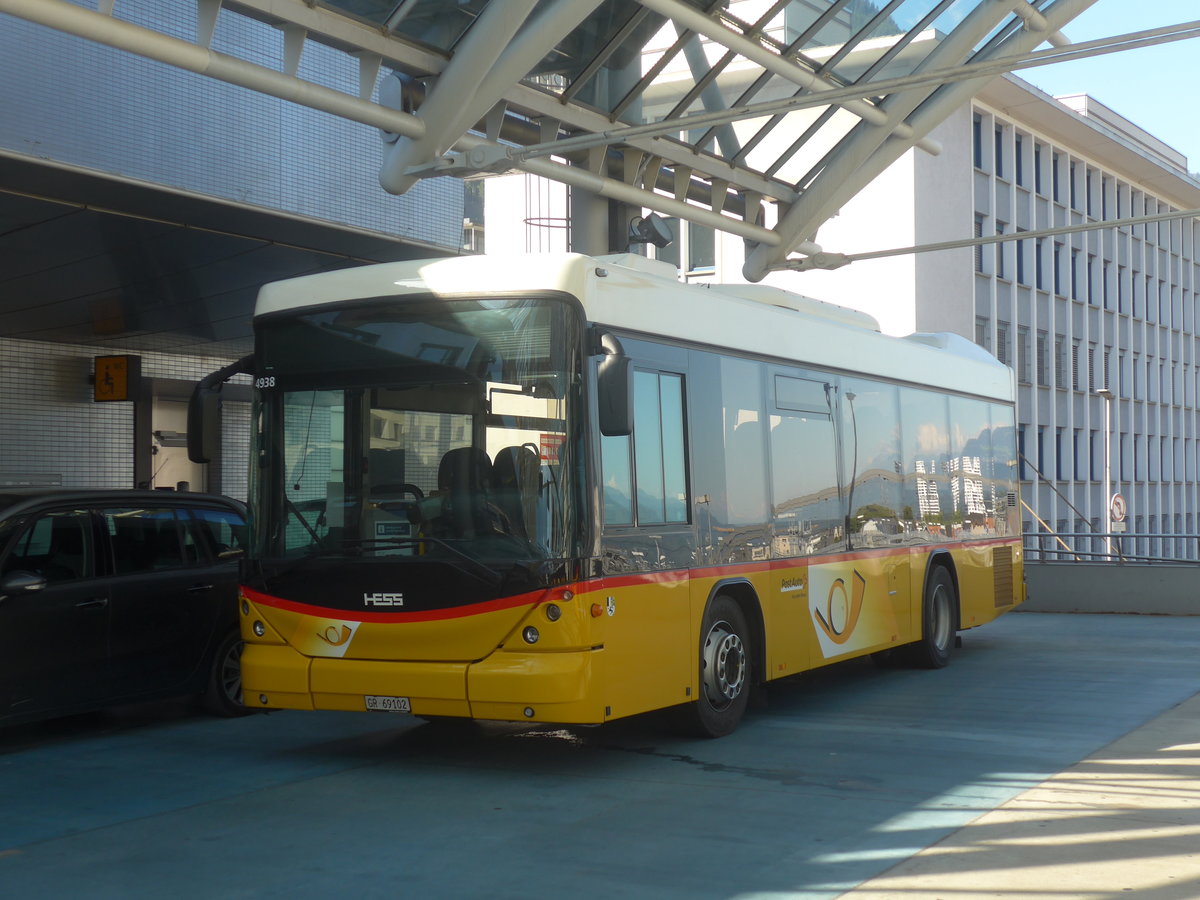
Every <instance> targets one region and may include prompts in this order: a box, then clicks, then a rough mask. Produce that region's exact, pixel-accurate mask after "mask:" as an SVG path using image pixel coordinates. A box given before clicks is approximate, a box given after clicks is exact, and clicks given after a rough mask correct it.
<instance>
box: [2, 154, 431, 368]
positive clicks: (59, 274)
mask: <svg viewBox="0 0 1200 900" xmlns="http://www.w3.org/2000/svg"><path fill="white" fill-rule="evenodd" d="M427 255H429V250H428V248H424V249H421V248H416V247H409V246H406V245H404V244H402V243H401V242H398V241H392V240H387V239H385V238H381V237H377V236H372V235H369V234H362V233H357V232H352V231H345V230H338V229H335V228H331V227H328V226H322V225H321V224H319V223H315V222H313V223H309V222H305V221H303V220H299V219H292V218H285V217H281V216H276V215H272V214H270V213H268V212H264V211H262V210H256V209H253V208H250V207H244V206H236V205H233V204H228V203H219V202H216V201H209V200H205V199H204V198H201V197H197V196H195V195H190V194H183V193H178V192H169V191H166V190H164V189H159V188H156V187H154V186H151V185H146V184H135V183H131V182H128V181H117V180H113V179H111V178H105V177H103V176H99V175H94V174H90V173H86V172H82V171H80V170H77V169H76V170H68V169H61V168H52V167H48V166H47V165H45V164H43V163H41V162H39V161H34V160H25V159H18V158H15V157H11V156H2V155H0V335H3V336H5V337H10V338H19V339H22V340H30V341H49V342H53V343H75V344H88V345H91V346H104V345H111V346H113V347H117V348H120V349H122V350H142V351H150V350H159V351H166V352H175V353H184V354H196V355H202V356H217V357H237V356H241V355H243V354H245V353H248V352H250V349H251V341H250V316H251V312H252V311H253V309H254V297H255V295H256V294H257V292H258V288H259V286H260V285H261V284H262V283H263V282H265V281H271V280H274V279H279V278H290V277H292V276H294V275H306V274H309V273H312V272H319V271H323V270H325V269H335V268H341V267H344V266H350V265H360V264H362V263H367V262H380V261H384V260H395V259H404V258H411V257H414V256H427Z"/></svg>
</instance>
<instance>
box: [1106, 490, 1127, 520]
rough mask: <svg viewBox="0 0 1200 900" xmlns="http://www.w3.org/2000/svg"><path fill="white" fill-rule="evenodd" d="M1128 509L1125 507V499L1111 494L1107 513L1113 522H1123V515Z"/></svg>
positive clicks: (1119, 495)
mask: <svg viewBox="0 0 1200 900" xmlns="http://www.w3.org/2000/svg"><path fill="white" fill-rule="evenodd" d="M1127 511H1128V507H1127V506H1126V505H1125V498H1124V497H1123V496H1122V495H1121V494H1113V495H1112V499H1111V500H1109V501H1108V512H1109V515H1110V516H1111V517H1112V520H1113V521H1114V522H1124V521H1125V513H1126V512H1127Z"/></svg>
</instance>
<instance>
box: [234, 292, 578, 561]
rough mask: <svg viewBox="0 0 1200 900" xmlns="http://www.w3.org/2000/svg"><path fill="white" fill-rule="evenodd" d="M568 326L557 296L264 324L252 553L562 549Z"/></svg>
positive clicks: (573, 344) (573, 378) (470, 555)
mask: <svg viewBox="0 0 1200 900" xmlns="http://www.w3.org/2000/svg"><path fill="white" fill-rule="evenodd" d="M577 334H578V328H577V326H576V320H575V318H574V313H573V312H572V308H571V307H570V306H569V305H568V304H567V303H565V302H563V301H561V300H534V299H506V300H502V301H493V300H489V301H472V300H455V301H438V302H431V301H408V300H404V301H401V300H395V299H392V300H388V301H378V300H377V301H373V302H361V303H356V304H354V305H353V306H345V307H339V308H338V309H336V310H332V311H329V310H324V311H320V312H311V313H302V314H292V315H289V316H282V317H276V318H274V319H272V320H268V321H266V322H264V323H260V328H259V357H260V361H261V362H260V369H259V371H260V377H259V384H260V386H261V388H262V390H261V392H260V402H259V412H258V416H259V429H258V430H259V443H260V452H259V454H258V456H259V458H260V459H261V460H262V463H261V465H260V466H259V469H260V472H259V475H260V477H261V484H259V485H258V486H257V488H256V490H258V491H259V492H260V496H261V497H262V499H263V501H264V502H263V503H262V504H261V506H260V509H261V510H263V511H264V512H263V515H262V516H261V517H260V518H261V519H262V521H259V522H256V525H255V527H256V548H257V552H258V553H260V554H261V555H264V556H285V557H297V556H312V555H320V556H347V557H350V556H353V557H359V558H361V557H371V558H376V557H385V556H386V557H405V556H411V557H415V556H440V557H442V558H447V557H450V558H453V559H456V560H458V561H459V562H460V563H461V565H462V566H463V567H464V568H466V569H471V568H472V566H471V561H474V562H476V563H478V562H479V561H481V560H493V561H503V560H530V559H535V560H545V559H554V558H564V557H567V556H571V555H574V554H575V550H576V546H575V545H576V543H577V540H578V538H577V532H578V529H577V528H575V527H574V526H573V523H574V515H575V510H576V509H577V507H578V501H577V500H575V499H573V498H574V497H575V494H576V492H578V490H579V479H578V477H577V476H576V475H575V473H574V468H575V466H576V465H577V463H578V460H579V458H580V457H579V454H578V452H577V450H576V449H575V448H574V444H575V441H576V432H577V430H578V426H577V425H576V424H575V416H576V415H577V412H578V409H577V407H578V403H577V392H578V391H579V374H578V373H579V361H578V351H577V349H576V348H577V347H578V344H579V340H578V337H577ZM474 570H475V571H477V572H478V571H481V570H480V568H479V566H478V565H476V566H474ZM485 577H486V576H485Z"/></svg>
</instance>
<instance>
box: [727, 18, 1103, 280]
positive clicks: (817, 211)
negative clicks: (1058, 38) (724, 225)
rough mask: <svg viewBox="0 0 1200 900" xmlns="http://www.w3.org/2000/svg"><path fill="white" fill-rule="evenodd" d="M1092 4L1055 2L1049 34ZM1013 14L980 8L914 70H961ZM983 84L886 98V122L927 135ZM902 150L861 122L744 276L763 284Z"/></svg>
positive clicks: (1010, 43) (1025, 45)
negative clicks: (902, 122) (901, 121)
mask: <svg viewBox="0 0 1200 900" xmlns="http://www.w3.org/2000/svg"><path fill="white" fill-rule="evenodd" d="M1094 2H1095V0H1057V2H1055V3H1054V4H1053V5H1052V6H1050V7H1049V8H1048V9H1046V10H1045V11H1044V12H1043V15H1044V16H1045V18H1046V22H1047V28H1049V29H1050V30H1055V31H1056V30H1058V28H1059V27H1060V26H1061V25H1062V24H1064V23H1066V22H1069V21H1070V20H1071V19H1073V18H1075V16H1077V15H1079V14H1080V13H1081V12H1083V11H1084V10H1085V9H1087V8H1088V7H1089V6H1091V5H1092V4H1093V3H1094ZM1011 10H1012V0H985V2H983V3H981V4H980V5H979V6H977V7H976V8H975V9H974V10H972V11H971V12H970V13H969V14H968V15H967V17H966V19H964V20H963V21H962V22H961V23H959V25H958V26H957V27H956V28H955V29H954V30H953V31H952V32H950V34H949V35H948V36H947V37H946V39H945V40H944V41H943V42H942V43H941V44H939V46H938V47H937V48H936V49H935V50H933V51H932V52H931V53H930V54H929V56H928V57H926V59H925V62H924V63H923V64H922V65H921V66H919V67H918V69H919V70H924V69H936V68H939V67H944V66H946V65H947V64H960V63H961V61H962V60H964V59H967V58H969V57H970V56H971V54H972V52H973V51H974V49H975V47H976V45H977V44H978V42H979V41H981V40H983V39H984V38H985V37H987V35H988V34H990V33H991V32H992V31H993V30H994V29H995V28H996V27H998V26H999V25H1000V24H1001V23H1002V22H1003V21H1004V20H1005V19H1006V18H1007V17H1008V16H1009V15H1010V14H1011ZM1043 40H1045V37H1044V33H1043V32H1041V31H1034V30H1030V29H1021V30H1019V31H1017V32H1015V33H1013V34H1011V35H1009V36H1008V37H1007V38H1005V39H1004V40H1003V41H1002V42H1001V43H1000V44H999V45H997V46H996V47H994V48H993V49H992V50H991V51H990V52H987V53H986V54H985V57H984V58H986V59H989V60H993V61H1000V60H1004V59H1005V58H1007V57H1009V56H1016V55H1020V54H1023V53H1027V52H1029V51H1030V50H1032V49H1033V48H1034V47H1036V46H1037V45H1038V44H1040V43H1042V42H1043ZM988 80H990V76H989V77H987V78H977V79H968V80H966V81H961V82H957V83H954V84H950V85H944V86H943V87H941V88H939V89H937V90H935V91H932V92H931V91H928V90H927V89H924V88H921V89H914V90H910V91H904V92H900V93H895V94H891V95H889V97H888V98H887V100H886V101H885V102H884V104H883V105H884V107H885V108H886V109H887V110H888V113H889V115H895V116H896V117H898V118H907V119H908V122H909V124H910V125H911V126H912V127H913V129H914V131H915V132H916V133H917V134H922V135H923V134H928V133H929V132H930V131H931V130H933V128H934V127H935V126H937V125H938V124H939V123H940V122H942V121H943V120H944V119H945V117H946V115H947V114H948V112H949V111H950V110H952V109H955V108H957V107H959V106H961V105H962V104H964V103H967V102H969V100H970V99H971V97H972V96H974V95H975V94H976V93H977V92H978V91H979V90H980V89H981V88H982V87H983V86H984V85H985V84H986V83H987V81H988ZM889 138H893V139H891V140H889ZM907 149H908V145H906V144H904V143H903V142H901V141H899V140H895V139H894V133H893V132H891V131H890V130H888V129H886V128H884V127H879V126H874V125H869V124H868V123H866V122H860V123H859V124H858V126H857V127H856V128H855V129H854V130H852V131H851V132H850V134H849V135H848V136H847V137H846V138H845V139H844V140H843V141H842V143H841V145H839V147H838V152H836V153H833V154H830V157H829V162H828V165H826V166H825V168H824V169H822V170H821V171H820V172H819V173H818V174H817V176H816V178H814V179H813V180H812V182H811V183H810V184H809V185H808V186H807V189H806V190H805V191H804V193H803V195H802V196H801V197H800V199H799V200H797V201H796V203H794V204H792V206H791V208H790V209H788V210H787V212H786V213H784V215H783V217H782V218H781V219H780V221H779V224H778V226H777V228H776V231H778V233H779V237H780V243H779V244H778V245H776V246H775V247H767V246H760V247H757V248H755V249H754V250H753V251H752V252H751V253H750V255H749V256H748V257H747V259H746V264H745V265H744V266H743V267H742V275H743V276H744V277H745V278H746V279H747V280H748V281H752V282H757V281H761V280H762V279H763V277H764V276H765V275H766V274H767V272H769V271H771V270H772V269H774V268H778V267H779V265H780V264H781V263H783V262H784V260H785V259H786V258H787V257H788V255H789V254H790V253H791V252H793V251H794V250H795V249H797V248H798V247H799V246H800V245H801V244H802V243H803V242H806V241H808V240H810V239H811V236H812V235H813V234H815V233H816V230H817V228H818V227H819V226H820V225H821V224H822V223H823V222H825V221H826V220H827V219H828V218H829V217H830V216H832V215H833V214H834V213H836V211H837V210H838V209H839V208H840V207H841V206H842V204H843V203H845V201H846V200H847V199H849V198H850V197H853V196H854V195H855V194H857V193H858V192H859V191H860V190H862V189H863V188H864V187H865V186H866V185H867V184H869V183H870V182H871V181H872V180H874V179H875V178H876V177H877V176H878V175H879V174H880V173H882V172H883V171H884V170H885V169H886V168H887V167H888V166H890V165H891V164H892V163H894V162H895V161H896V160H897V159H899V158H900V156H901V155H902V154H903V153H904V152H905V151H906V150H907Z"/></svg>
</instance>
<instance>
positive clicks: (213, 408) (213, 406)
mask: <svg viewBox="0 0 1200 900" xmlns="http://www.w3.org/2000/svg"><path fill="white" fill-rule="evenodd" d="M253 374H254V357H253V356H243V357H242V358H241V359H239V360H238V361H237V362H235V363H232V364H230V365H228V366H225V368H223V369H218V370H217V371H215V372H213V373H212V374H210V375H205V376H204V377H203V378H201V379H200V380H199V381H198V382H196V386H195V387H194V388H193V389H192V398H191V400H190V401H188V413H187V447H188V459H190V460H191V461H192V462H194V463H206V462H212V460H213V459H215V458H217V457H219V456H220V455H221V387H222V386H223V385H224V384H225V382H226V381H228V380H229V379H230V378H232V377H233V376H234V375H253Z"/></svg>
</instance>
